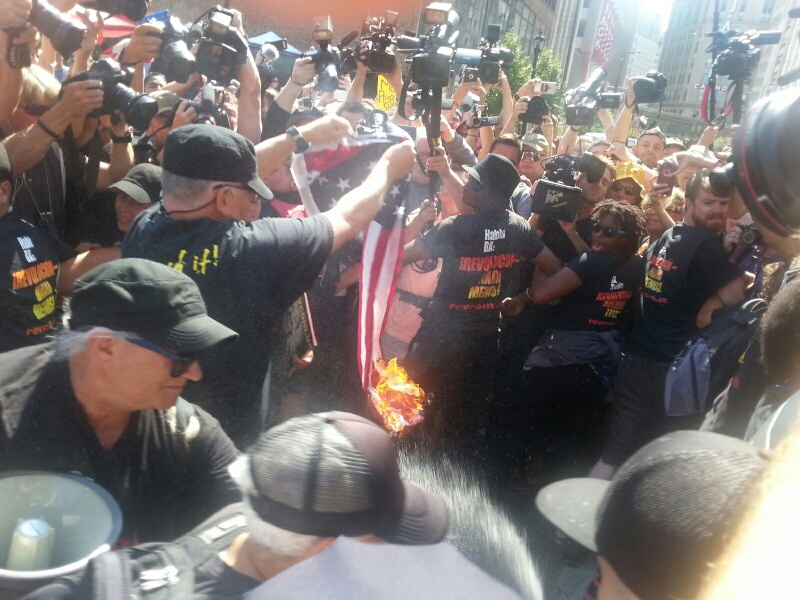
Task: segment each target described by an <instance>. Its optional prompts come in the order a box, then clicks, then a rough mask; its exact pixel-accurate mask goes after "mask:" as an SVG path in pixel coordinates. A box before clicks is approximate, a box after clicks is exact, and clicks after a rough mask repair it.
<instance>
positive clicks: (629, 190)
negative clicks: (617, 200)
mask: <svg viewBox="0 0 800 600" xmlns="http://www.w3.org/2000/svg"><path fill="white" fill-rule="evenodd" d="M611 189H612V190H614V191H615V192H618V191H620V190H623V191H624V192H625V193H626V194H628V196H638V195H639V188H638V187H633V186H630V185H622V184H621V183H612V184H611Z"/></svg>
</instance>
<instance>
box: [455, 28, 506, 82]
mask: <svg viewBox="0 0 800 600" xmlns="http://www.w3.org/2000/svg"><path fill="white" fill-rule="evenodd" d="M455 62H457V63H462V64H466V65H470V66H476V67H477V69H478V76H479V77H480V79H481V83H484V84H487V85H494V84H495V83H497V82H498V81H499V78H500V68H501V67H502V68H503V69H510V68H511V67H512V66H513V65H514V53H513V52H512V51H511V50H509V49H508V48H503V47H501V46H500V25H489V27H488V29H487V31H486V37H484V38H482V39H481V41H480V43H479V44H478V49H477V50H467V49H461V48H460V49H458V51H456V56H455Z"/></svg>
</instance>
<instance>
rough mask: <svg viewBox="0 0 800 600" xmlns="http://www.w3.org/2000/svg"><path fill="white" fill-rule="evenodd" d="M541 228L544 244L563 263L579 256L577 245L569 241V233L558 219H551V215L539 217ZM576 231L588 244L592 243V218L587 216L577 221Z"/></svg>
mask: <svg viewBox="0 0 800 600" xmlns="http://www.w3.org/2000/svg"><path fill="white" fill-rule="evenodd" d="M538 227H539V230H540V231H541V232H542V241H543V242H544V245H545V246H547V247H548V248H550V250H551V251H552V252H553V254H555V255H556V257H557V258H558V259H559V260H560V261H561V262H563V263H565V264H566V263H568V262H569V261H571V260H572V259H573V258H575V257H577V256H578V251H577V250H575V246H573V245H572V242H570V241H569V238H568V237H567V234H566V233H564V230H563V229H562V228H561V225H559V224H558V221H555V220H553V219H550V218H549V217H541V218H540V219H539V225H538ZM575 231H577V232H578V235H579V236H580V237H581V239H582V240H583V241H584V242H586V245H587V246H591V245H592V219H591V218H586V219H581V220H580V221H576V222H575Z"/></svg>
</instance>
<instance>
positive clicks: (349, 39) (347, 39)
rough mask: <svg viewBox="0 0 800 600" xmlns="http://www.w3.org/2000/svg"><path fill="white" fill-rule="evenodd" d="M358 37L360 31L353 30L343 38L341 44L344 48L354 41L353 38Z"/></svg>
mask: <svg viewBox="0 0 800 600" xmlns="http://www.w3.org/2000/svg"><path fill="white" fill-rule="evenodd" d="M357 37H358V31H357V30H356V29H354V30H353V31H351V32H350V33H348V34H347V35H346V36H344V37H343V38H342V41H341V42H339V46H340V47H342V48H344V47H345V46H349V45H350V44H351V43H352V42H353V40H355V39H356V38H357Z"/></svg>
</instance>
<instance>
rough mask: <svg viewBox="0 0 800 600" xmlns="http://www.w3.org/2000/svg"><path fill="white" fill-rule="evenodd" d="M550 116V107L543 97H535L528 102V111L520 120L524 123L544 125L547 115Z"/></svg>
mask: <svg viewBox="0 0 800 600" xmlns="http://www.w3.org/2000/svg"><path fill="white" fill-rule="evenodd" d="M548 114H550V106H548V104H547V102H546V101H545V99H544V98H542V97H541V96H534V97H533V98H531V99H530V100H528V110H526V111H525V112H524V113H522V114H520V116H519V120H520V121H522V122H523V123H533V124H534V125H541V124H542V123H544V117H545V115H548Z"/></svg>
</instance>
